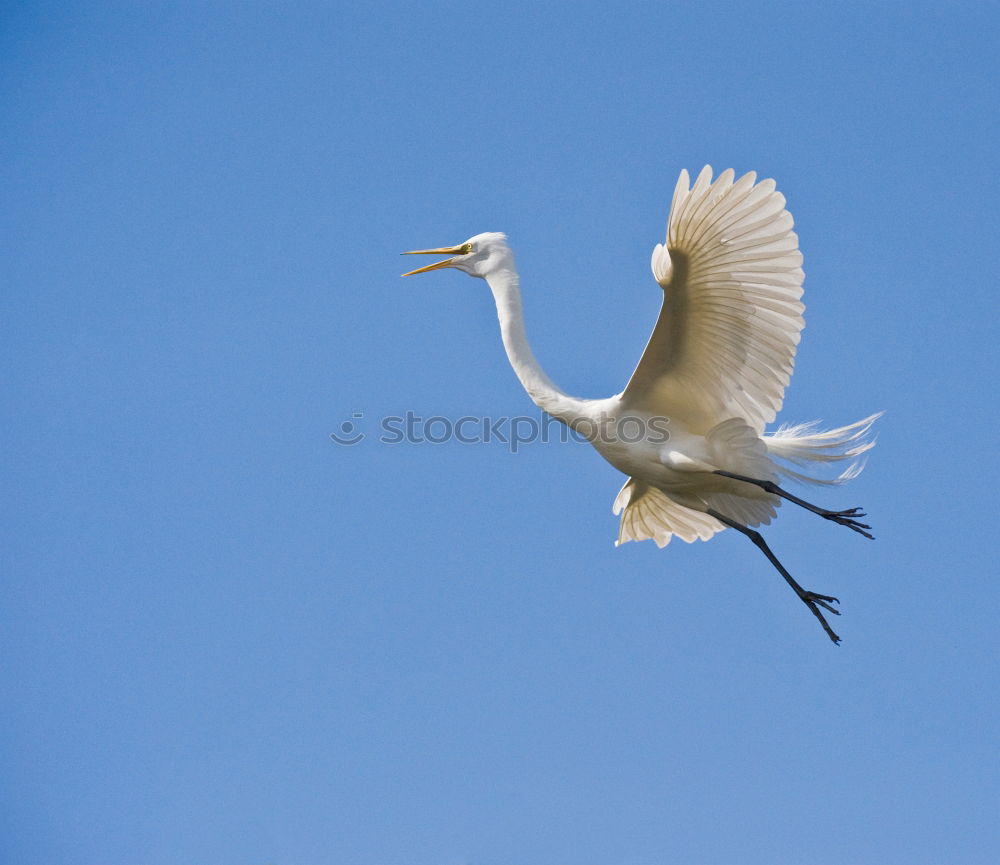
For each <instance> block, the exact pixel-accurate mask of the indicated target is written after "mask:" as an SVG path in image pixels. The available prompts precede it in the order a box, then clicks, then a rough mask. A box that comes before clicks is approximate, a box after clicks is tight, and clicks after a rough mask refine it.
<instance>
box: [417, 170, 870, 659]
mask: <svg viewBox="0 0 1000 865" xmlns="http://www.w3.org/2000/svg"><path fill="white" fill-rule="evenodd" d="M755 181H756V174H755V173H754V172H750V173H749V174H745V175H744V176H743V177H741V178H740V179H739V180H735V179H734V173H733V171H732V170H731V169H730V170H727V171H724V172H722V174H720V175H719V176H718V178H716V180H715V181H714V182H713V181H712V169H711V167H709V166H705V168H704V169H703V170H702V171H701V173H700V174H699V175H698V177H697V179H696V180H695V183H694V186H693V187H691V186H690V184H689V178H688V173H687V171H682V172H681V175H680V178H679V179H678V181H677V186H676V188H675V189H674V196H673V202H672V204H671V207H670V217H669V219H668V223H667V236H666V242H665V243H662V244H657V245H656V247H655V248H654V249H653V257H652V269H653V276H654V277H655V278H656V281H657V282H658V283H659V285H660V287H661V288H662V289H663V306H662V308H661V310H660V315H659V318H658V319H657V322H656V325H655V327H654V328H653V333H652V336H650V338H649V343H648V344H647V345H646V349H645V351H644V352H643V355H642V358H641V359H640V360H639V365H638V367H636V370H635V372H634V373H633V374H632V378H631V379H630V380H629V382H628V384H627V385H626V387H625V389H624V390H623V391H622V392H621V393H619V394H617V395H615V396H612V397H610V398H608V399H579V398H577V397H573V396H570V395H568V394H566V393H564V392H563V391H562V390H560V389H559V388H558V387H556V385H555V384H553V382H552V380H551V379H550V378H549V377H548V376H547V375H546V374H545V372H544V371H543V370H542V368H541V367H540V366H539V364H538V361H537V360H536V359H535V355H534V354H533V353H532V351H531V347H530V346H529V344H528V340H527V338H526V336H525V329H524V317H523V313H522V307H521V294H520V288H519V279H518V274H517V270H516V269H515V267H514V254H513V252H512V251H511V249H510V247H509V246H508V245H507V238H506V237H505V236H504V235H503V234H499V233H493V232H487V233H485V234H477V235H476V236H474V237H470V238H469V239H468V240H467V241H465V243H462V244H459V245H458V246H452V247H443V248H438V249H421V250H415V251H414V252H411V253H404V254H406V255H417V254H440V255H446V256H448V258H446V259H444V260H443V261H438V262H436V263H434V264H429V265H427V266H426V267H420V268H417V269H416V270H411V271H410V272H409V273H406V274H403V275H404V276H410V275H412V274H415V273H424V272H426V271H431V270H438V269H440V268H455V269H457V270H461V271H464V272H465V273H467V274H469V275H470V276H476V277H480V278H482V279H484V280H486V282H487V284H488V285H489V287H490V289H491V290H492V292H493V297H494V300H495V301H496V306H497V313H498V315H499V318H500V333H501V336H502V338H503V344H504V348H505V349H506V351H507V357H508V358H509V360H510V364H511V366H512V367H513V368H514V372H515V373H517V377H518V378H519V379H520V380H521V384H522V385H523V386H524V389H525V390H526V391H527V392H528V395H529V396H530V397H531V399H532V400H533V401H534V402H535V404H536V405H537V406H538V407H539V408H541V409H542V410H543V411H545V412H548V413H549V414H550V415H552V416H553V417H555V418H556V419H558V420H559V421H561V422H563V423H565V424H568V425H569V426H570V427H572V428H574V429H576V430H579V431H582V432H584V433H585V434H586V435H587V437H588V438H589V439H590V441H591V443H592V444H593V446H594V447H595V448H596V449H597V451H598V452H599V453H600V454H601V456H603V457H604V458H605V459H606V460H607V461H608V462H610V463H611V464H612V465H613V466H615V468H617V469H619V470H620V471H622V472H624V473H625V474H626V475H628V476H629V478H628V480H627V481H626V482H625V485H624V486H623V487H622V489H621V491H620V492H619V493H618V497H617V498H616V499H615V503H614V513H615V514H621V524H620V528H619V532H618V541H617V543H624V542H625V541H639V540H645V539H650V538H651V539H652V540H654V541H655V542H656V543H657V544H658V545H659V546H661V547H662V546H665V545H666V544H667V542H668V541H669V540H670V538H671V537H672V536H673V535H676V536H677V537H679V538H681V539H682V540H684V541H687V542H691V541H694V540H695V539H701V540H708V539H709V538H711V537H712V536H713V535H715V534H716V533H717V532H719V531H722V530H723V529H724V528H726V527H729V528H733V529H736V531H738V532H741V533H742V534H744V535H746V536H747V537H748V538H749V539H750V540H751V541H753V543H754V544H755V545H756V546H757V547H758V548H759V549H760V550H761V551H762V552H763V553H764V555H765V556H767V558H768V559H769V560H770V562H771V564H772V565H774V567H775V568H776V569H777V570H778V572H779V573H780V574H781V576H782V577H784V579H785V580H786V581H787V582H788V584H789V585H790V586H791V587H792V589H794V591H795V593H796V594H797V595H798V597H799V598H800V599H801V600H802V601H803V602H804V603H805V604H806V606H807V607H809V609H810V610H811V611H812V612H813V614H814V615H815V616H816V618H817V619H818V620H819V621H820V623H821V624H822V626H823V629H824V630H825V631H826V633H827V635H828V636H829V637H830V639H831V640H833V642H834V643H838V642H839V641H840V638H839V637H838V636H837V635H836V634H835V633H834V631H833V629H832V628H831V627H830V625H829V623H828V622H827V620H826V618H825V617H824V615H823V611H824V610H825V611H827V612H830V613H835V614H838V615H839V611H838V610H837V609H836V608H835V607H834V606H833V604H839V601H838V600H837V599H836V598H834V597H832V596H830V595H821V594H817V593H816V592H811V591H808V590H806V589H803V588H802V587H801V586H800V585H799V584H798V583H797V582H796V581H795V580H794V579H793V578H792V576H791V574H789V572H788V571H787V570H786V569H785V568H784V566H783V565H782V564H781V562H779V561H778V559H777V558H776V557H775V555H774V553H772V552H771V550H770V548H769V547H768V545H767V544H766V543H765V542H764V539H763V537H762V536H761V535H760V533H759V532H758V531H756V529H755V528H754V527H755V526H759V525H766V524H768V523H770V521H771V519H772V518H773V517H774V516H775V509H776V508H777V507H778V506H779V505H780V504H781V500H782V499H785V500H787V501H790V502H793V503H794V504H796V505H799V506H801V507H803V508H806V509H807V510H809V511H812V512H813V513H815V514H818V515H819V516H821V517H823V518H825V519H827V520H831V521H832V522H834V523H838V524H839V525H842V526H847V527H848V528H850V529H852V530H853V531H855V532H857V533H859V534H861V535H864V536H865V537H866V538H871V537H872V535H871V534H870V532H869V528H870V527H869V526H868V525H866V524H865V523H862V522H860V520H861V518H863V517H864V516H865V514H864V513H862V511H861V509H860V508H850V509H848V510H843V511H831V510H827V509H825V508H821V507H817V506H816V505H812V504H809V503H808V502H806V501H803V500H802V499H800V498H798V497H797V496H794V495H792V494H791V493H789V492H787V491H786V490H784V489H782V488H781V487H780V486H778V484H777V480H778V478H779V476H784V477H788V478H793V479H796V480H799V481H803V482H806V483H813V484H836V483H841V482H843V481H846V480H849V479H851V478H853V477H855V476H856V475H857V474H858V473H859V472H860V470H861V463H860V462H858V461H857V459H856V458H857V457H859V456H860V455H861V454H863V453H864V452H865V451H867V450H869V449H870V448H871V447H872V446H873V445H874V442H873V441H871V440H870V439H869V438H868V436H867V433H868V432H869V430H870V428H871V426H872V424H873V422H874V421H875V420H876V418H878V417H879V415H872V416H871V417H867V418H865V419H864V420H861V421H858V422H856V423H853V424H849V425H848V426H843V427H839V428H838V429H831V430H825V431H820V430H818V429H816V427H815V425H811V424H802V425H798V426H793V427H786V426H783V427H781V428H779V429H778V430H777V431H775V432H771V433H766V432H765V431H764V426H765V424H767V423H770V422H771V421H773V420H774V418H775V416H776V414H777V412H778V410H779V409H780V408H781V403H782V399H783V396H784V390H785V387H786V386H787V385H788V381H789V378H790V376H791V373H792V366H793V364H794V359H795V349H796V346H797V345H798V342H799V335H800V331H801V330H802V328H803V326H804V322H803V319H802V312H803V309H804V306H803V305H802V303H801V301H800V298H801V296H802V281H803V278H804V274H803V272H802V267H801V265H802V253H801V252H799V248H798V236H797V235H796V234H795V232H793V231H792V224H793V222H792V217H791V214H789V213H788V211H787V210H786V209H785V198H784V196H783V195H781V193H779V192H776V191H775V183H774V181H773V180H762V181H761V182H760V183H756V182H755ZM841 461H850V465H849V466H848V467H847V469H846V470H844V471H843V472H841V473H840V475H839V476H838V477H836V478H833V479H825V480H824V479H821V478H819V477H816V476H814V475H813V474H811V473H810V472H809V468H810V466H812V467H813V468H815V467H818V466H819V465H821V464H829V463H837V462H841ZM792 466H796V467H797V468H798V469H799V470H796V468H792Z"/></svg>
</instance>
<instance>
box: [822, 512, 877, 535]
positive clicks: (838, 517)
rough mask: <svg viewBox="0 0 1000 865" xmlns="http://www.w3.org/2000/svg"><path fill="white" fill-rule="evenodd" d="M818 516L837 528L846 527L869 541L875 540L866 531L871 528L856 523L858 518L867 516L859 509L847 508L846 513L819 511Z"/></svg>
mask: <svg viewBox="0 0 1000 865" xmlns="http://www.w3.org/2000/svg"><path fill="white" fill-rule="evenodd" d="M819 515H820V516H821V517H823V519H825V520H832V521H833V522H835V523H836V524H837V525H838V526H847V528H849V529H852V530H853V531H855V532H857V533H858V534H859V535H864V536H865V537H866V538H868V539H869V540H871V541H874V540H875V536H874V535H873V534H872V533H871V532H869V531H868V529H870V528H871V526H869V525H867V524H866V523H862V522H859V521H858V517H863V516H867V515H866V514H865V512H864V511H862V510H861V508H848V509H847V510H846V511H820V512H819Z"/></svg>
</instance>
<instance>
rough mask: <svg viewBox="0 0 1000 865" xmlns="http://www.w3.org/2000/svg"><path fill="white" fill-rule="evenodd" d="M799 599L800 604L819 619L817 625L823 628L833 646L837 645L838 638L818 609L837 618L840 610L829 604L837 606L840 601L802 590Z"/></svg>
mask: <svg viewBox="0 0 1000 865" xmlns="http://www.w3.org/2000/svg"><path fill="white" fill-rule="evenodd" d="M799 597H800V598H801V599H802V602H803V603H804V604H805V605H806V606H807V607H808V608H809V609H810V610H812V614H813V615H814V616H815V617H816V618H817V619H819V623H820V624H821V625H822V626H823V630H824V631H826V635H827V636H828V637H829V638H830V639H831V640H833V642H834V643H835V644H836V643H839V642H840V637H838V636H837V635H836V634H835V633H834V630H833V628H831V627H830V624H829V622H827V620H826V618H825V617H824V616H823V613H821V612H820V609H819V608H820V607H822V608H823V609H824V610H827V611H828V612H831V613H833V614H834V615H835V616H839V615H840V610H838V609H836V608H835V607H832V606H831V604H839V603H840V601H839V600H837V599H836V598H833V597H831V596H830V595H819V594H817V593H816V592H810V591H807V590H805V589H803V590H802V592H801V593H800V594H799Z"/></svg>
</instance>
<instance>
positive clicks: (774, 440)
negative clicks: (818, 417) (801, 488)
mask: <svg viewBox="0 0 1000 865" xmlns="http://www.w3.org/2000/svg"><path fill="white" fill-rule="evenodd" d="M882 414H883V412H878V413H877V414H873V415H870V416H869V417H866V418H864V419H863V420H859V421H856V422H855V423H852V424H848V425H847V426H842V427H837V429H831V430H819V429H818V426H819V423H818V422H817V421H813V422H812V423H803V424H797V425H796V426H786V425H782V426H781V427H779V428H778V429H777V430H775V431H774V432H773V433H768V434H766V435H765V436H764V437H763V439H764V444H765V445H766V446H767V452H768V453H769V454H770V455H771V456H773V457H777V458H778V459H779V460H784V461H785V462H788V463H792V464H793V465H796V466H801V467H802V468H809V467H810V464H812V463H819V464H829V463H839V462H843V461H844V460H851V461H852V462H851V464H850V465H849V466H847V468H846V469H844V470H843V471H842V472H841V473H840V474H839V475H837V477H835V478H820V477H816V476H815V475H813V474H811V473H807V472H805V471H801V472H800V471H796V470H795V469H793V468H790V467H789V466H786V465H781V464H780V463H776V464H775V465H776V468H777V469H778V472H779V473H780V474H782V475H784V476H785V477H787V478H793V479H794V480H797V481H801V482H803V483H807V484H827V485H830V484H842V483H845V482H846V481H849V480H851V479H852V478H856V477H857V476H858V475H859V474H861V472H862V470H863V469H864V467H865V461H864V459H859V457H861V456H862V455H863V454H864V453H866V452H867V451H870V450H871V449H872V448H873V447H875V439H874V438H872V437H871V436H869V433H870V432H871V428H872V425H873V424H874V423H875V421H877V420H878V419H879V418H880V417H882ZM816 468H818V466H816Z"/></svg>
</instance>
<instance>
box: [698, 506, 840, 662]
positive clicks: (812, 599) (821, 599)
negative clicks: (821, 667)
mask: <svg viewBox="0 0 1000 865" xmlns="http://www.w3.org/2000/svg"><path fill="white" fill-rule="evenodd" d="M708 513H709V514H710V515H711V516H713V517H715V518H716V519H717V520H718V521H719V522H720V523H722V524H723V525H725V526H729V528H731V529H736V531H738V532H740V533H742V534H744V535H746V536H747V537H748V538H750V540H751V541H753V542H754V545H755V546H756V547H757V548H758V549H759V550H760V551H761V552H762V553H763V554H764V555H765V556H767V558H768V561H770V563H771V564H772V565H774V567H775V568H777V570H778V573H779V574H781V576H783V577H784V578H785V582H787V583H788V585H790V586H791V587H792V589H793V590H794V592H795V594H796V595H798V596H799V599H800V600H801V601H802V603H804V604H805V605H806V606H807V607H808V608H809V609H810V610H812V613H813V615H814V616H815V617H816V618H817V619H819V623H820V624H821V625H822V626H823V630H824V631H826V635H827V636H828V637H829V638H830V639H831V640H833V642H834V643H839V642H840V637H838V636H837V635H836V634H835V633H834V631H833V628H831V627H830V625H829V624H828V623H827V621H826V619H825V618H824V617H823V614H822V613H821V612H820V609H819V608H820V607H822V608H823V609H824V610H828V611H829V612H831V613H833V614H834V615H835V616H839V615H840V611H839V610H837V609H835V608H834V607H832V606H830V605H831V604H839V603H840V601H838V600H837V599H836V598H832V597H830V596H829V595H818V594H816V592H810V591H808V590H807V589H803V588H802V586H800V585H799V584H798V583H797V582H795V580H794V578H793V577H792V575H791V574H790V573H788V571H786V570H785V567H784V565H782V564H781V562H779V561H778V559H777V556H775V555H774V553H772V552H771V548H770V547H769V546H768V545H767V544H766V543H765V542H764V538H763V537H762V536H761V534H760V532H758V531H756V530H754V529H751V528H748V527H747V526H744V525H743V524H742V523H738V522H736V521H735V520H731V519H729V517H724V516H723V515H722V514H720V513H719V512H718V511H713V510H712V509H711V508H709V510H708Z"/></svg>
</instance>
